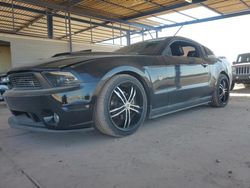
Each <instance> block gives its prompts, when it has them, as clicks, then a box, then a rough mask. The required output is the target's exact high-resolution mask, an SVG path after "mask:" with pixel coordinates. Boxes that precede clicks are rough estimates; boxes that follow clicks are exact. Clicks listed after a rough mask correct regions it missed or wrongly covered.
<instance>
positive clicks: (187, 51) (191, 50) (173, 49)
mask: <svg viewBox="0 0 250 188" xmlns="http://www.w3.org/2000/svg"><path fill="white" fill-rule="evenodd" d="M170 55H172V56H182V57H201V55H200V52H199V50H198V48H197V46H196V45H194V44H192V43H189V42H183V41H176V42H173V43H172V44H171V45H170Z"/></svg>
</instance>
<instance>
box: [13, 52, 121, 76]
mask: <svg viewBox="0 0 250 188" xmlns="http://www.w3.org/2000/svg"><path fill="white" fill-rule="evenodd" d="M117 56H126V55H122V54H116V53H109V52H91V53H82V54H81V55H66V56H58V57H52V58H48V59H42V60H40V61H37V62H34V64H35V65H33V66H25V67H19V68H14V69H11V70H10V71H9V72H8V74H11V73H14V72H23V71H43V70H61V69H62V68H65V67H69V66H72V65H75V64H77V63H82V62H86V61H89V60H93V59H99V58H105V57H117Z"/></svg>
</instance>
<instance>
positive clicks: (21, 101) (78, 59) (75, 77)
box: [4, 37, 232, 136]
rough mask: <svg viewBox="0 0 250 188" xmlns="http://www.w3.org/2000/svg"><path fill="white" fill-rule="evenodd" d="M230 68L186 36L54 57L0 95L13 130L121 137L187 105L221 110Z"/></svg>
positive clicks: (16, 76) (19, 71) (13, 77)
mask: <svg viewBox="0 0 250 188" xmlns="http://www.w3.org/2000/svg"><path fill="white" fill-rule="evenodd" d="M231 74H232V73H231V66H230V65H229V64H228V63H227V62H226V60H225V59H219V58H217V57H215V56H214V54H213V52H212V51H211V50H209V49H208V48H206V47H204V46H202V45H200V44H198V43H196V42H194V41H192V40H189V39H186V38H182V37H168V38H161V39H154V40H149V41H144V42H140V43H136V44H133V45H131V46H127V47H124V48H121V49H120V50H117V51H115V52H114V53H91V52H81V53H72V54H63V55H62V56H60V55H57V56H56V57H53V58H51V59H47V60H46V61H45V62H43V63H40V64H39V65H36V66H32V67H23V68H16V69H13V70H11V71H10V72H9V73H8V76H9V80H10V83H11V89H10V90H8V91H7V92H6V93H5V95H4V97H5V100H6V102H7V104H8V107H9V109H10V110H11V112H12V114H13V116H12V117H11V118H10V119H9V123H10V125H11V126H14V127H30V128H36V129H40V130H48V129H53V130H69V129H76V128H84V127H89V126H92V124H93V125H94V127H95V128H96V129H97V130H99V131H101V132H102V133H104V134H108V135H112V136H126V135H129V134H132V133H133V132H135V131H136V130H137V129H138V127H139V126H140V125H141V124H142V123H143V121H144V120H145V118H146V117H148V118H156V117H158V116H161V115H165V114H169V113H172V112H176V111H179V110H183V109H187V108H190V107H194V106H198V105H203V104H210V105H211V106H215V107H224V106H225V105H227V103H228V100H229V88H230V85H231V80H232V79H231V77H232V76H231Z"/></svg>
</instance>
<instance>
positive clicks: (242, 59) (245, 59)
mask: <svg viewBox="0 0 250 188" xmlns="http://www.w3.org/2000/svg"><path fill="white" fill-rule="evenodd" d="M249 62H250V53H249V54H242V55H239V56H238V59H237V63H249Z"/></svg>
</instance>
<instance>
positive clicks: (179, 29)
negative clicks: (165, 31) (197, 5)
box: [174, 25, 184, 37]
mask: <svg viewBox="0 0 250 188" xmlns="http://www.w3.org/2000/svg"><path fill="white" fill-rule="evenodd" d="M183 26H184V25H181V27H180V28H179V29H178V30H177V31H176V33H175V34H174V37H175V36H176V35H177V34H178V33H179V31H180V30H181V29H182V28H183Z"/></svg>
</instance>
